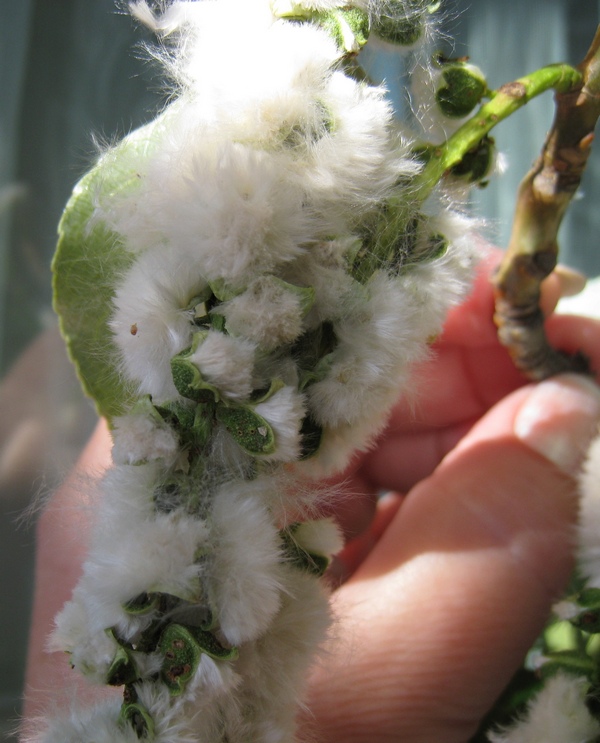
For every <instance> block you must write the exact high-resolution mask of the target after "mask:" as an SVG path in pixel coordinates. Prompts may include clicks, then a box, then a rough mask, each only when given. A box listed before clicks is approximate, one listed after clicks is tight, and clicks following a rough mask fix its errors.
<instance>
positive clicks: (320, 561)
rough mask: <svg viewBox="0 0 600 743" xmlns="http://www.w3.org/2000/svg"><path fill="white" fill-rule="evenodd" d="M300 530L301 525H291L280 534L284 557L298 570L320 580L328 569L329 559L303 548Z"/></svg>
mask: <svg viewBox="0 0 600 743" xmlns="http://www.w3.org/2000/svg"><path fill="white" fill-rule="evenodd" d="M301 529H302V524H292V525H291V526H289V527H288V528H287V529H284V530H283V531H282V532H281V538H282V540H283V545H284V546H283V549H284V553H285V556H286V558H287V559H288V560H289V561H290V562H291V563H292V564H293V565H295V566H296V567H297V568H300V570H306V571H307V572H309V573H312V574H313V575H316V576H317V577H319V578H320V577H321V576H322V575H323V573H324V572H325V571H326V570H327V568H328V567H329V563H330V559H329V557H328V556H327V555H318V554H316V553H312V552H308V551H307V550H305V549H304V548H303V546H302V543H301V539H299V537H300V533H301Z"/></svg>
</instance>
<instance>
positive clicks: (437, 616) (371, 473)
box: [25, 276, 600, 743]
mask: <svg viewBox="0 0 600 743" xmlns="http://www.w3.org/2000/svg"><path fill="white" fill-rule="evenodd" d="M562 291H563V286H562V285H561V279H560V277H557V276H555V277H553V278H551V279H550V280H549V281H547V282H546V286H545V291H544V306H545V308H546V309H547V311H548V312H549V311H550V310H551V309H552V307H553V306H554V304H555V303H556V300H557V298H558V296H559V295H560V294H561V292H562ZM491 308H492V297H491V289H490V288H489V285H488V283H487V281H485V280H483V279H481V280H480V281H479V283H478V286H477V288H476V290H475V292H474V294H473V296H472V298H471V299H470V300H469V301H468V302H467V303H465V304H464V305H463V306H462V307H461V308H459V309H457V310H456V311H454V312H453V313H452V315H451V316H450V318H449V320H448V322H447V325H446V328H445V332H444V335H443V337H442V338H441V339H440V341H439V342H438V343H437V344H436V348H435V356H434V357H433V359H432V361H430V362H428V363H427V364H426V365H425V366H424V367H423V369H422V370H420V374H419V376H420V378H421V379H422V380H423V381H422V383H421V392H420V394H419V395H417V397H416V399H415V400H413V401H412V402H411V403H410V404H408V403H399V404H398V406H397V407H396V408H395V410H394V412H393V414H392V417H391V419H390V423H389V425H388V428H387V429H386V431H385V433H384V435H383V436H382V437H381V438H380V440H379V442H378V445H377V446H376V447H375V448H374V449H373V450H372V451H370V452H369V453H368V454H366V455H363V456H361V457H360V458H357V459H356V461H355V462H353V465H352V467H351V468H350V469H349V470H348V471H347V472H346V473H345V474H344V476H343V477H342V478H340V480H341V481H342V482H343V485H342V491H343V492H346V493H347V494H348V496H347V497H346V498H340V501H339V505H338V506H336V516H337V518H338V520H339V521H340V523H341V525H342V527H343V528H344V530H345V532H346V534H347V536H348V538H349V540H350V541H349V543H348V546H347V547H346V549H345V550H344V552H343V553H342V554H341V555H340V556H339V558H338V560H337V561H336V563H335V564H334V566H333V569H332V580H334V581H336V582H337V583H340V584H341V585H339V587H337V588H336V590H335V592H334V594H333V606H334V611H335V615H336V622H335V625H334V637H333V639H332V642H331V644H330V646H329V647H328V652H327V655H326V659H325V660H324V661H323V662H322V663H321V664H319V665H318V667H317V669H316V670H315V672H314V673H313V674H312V679H311V687H310V694H309V705H308V709H309V710H310V711H309V712H307V713H306V714H305V715H303V718H302V720H301V723H300V727H301V729H302V730H306V731H307V735H308V736H310V738H312V739H313V740H316V741H318V743H334V742H336V743H339V741H344V743H384V742H385V743H387V742H389V743H392V741H394V742H395V741H400V740H401V741H404V742H406V743H431V741H436V743H465V741H466V740H468V738H469V736H470V735H472V734H473V732H474V731H475V730H476V728H477V725H478V723H479V720H480V719H481V717H482V716H483V715H484V714H485V712H486V711H487V710H488V708H489V707H490V706H491V704H492V703H493V701H494V700H495V698H496V697H497V696H498V694H499V693H500V692H501V691H502V689H503V687H504V685H505V684H506V683H507V681H508V680H509V679H510V677H511V675H512V674H513V672H514V671H515V670H516V668H517V667H518V666H519V664H520V662H521V661H522V658H523V655H524V653H525V652H526V651H527V649H528V647H529V646H530V644H531V642H532V641H533V640H534V638H535V637H536V635H537V634H538V632H539V630H540V629H541V627H542V626H543V624H544V621H545V619H546V617H547V615H548V612H549V609H550V606H551V604H552V602H553V601H554V600H555V599H556V598H557V596H558V595H559V594H560V592H561V590H562V589H563V587H564V585H565V583H566V581H567V579H568V576H569V573H570V571H571V568H572V565H573V524H574V523H575V518H576V510H577V500H576V496H575V485H574V477H573V475H574V473H575V470H576V467H577V464H578V461H579V460H580V459H581V456H582V452H583V449H584V448H585V445H586V444H587V442H588V441H589V438H590V437H591V435H592V434H593V432H594V430H595V428H596V427H597V423H598V421H597V420H596V417H600V403H599V408H598V416H596V412H595V409H593V405H590V406H589V410H587V409H586V411H585V412H584V413H582V412H581V411H579V413H576V414H575V413H574V414H571V413H569V411H568V410H567V411H565V410H564V409H561V406H560V405H558V404H557V405H556V410H555V409H554V405H553V404H552V403H550V404H549V405H547V406H546V408H547V409H546V413H547V414H546V416H545V421H544V422H543V424H542V428H541V429H540V430H541V433H540V431H539V430H538V429H536V431H537V434H536V435H537V436H538V438H539V437H540V436H541V439H542V440H546V439H545V438H544V437H547V436H550V437H551V438H552V436H554V434H555V433H556V434H557V435H558V433H559V432H560V431H563V432H565V431H567V432H569V436H570V440H577V441H578V444H577V451H575V450H572V451H569V452H568V456H567V455H566V456H567V458H566V459H563V460H562V461H561V462H560V466H557V464H556V462H555V461H551V459H550V458H548V457H547V456H545V455H544V454H542V453H540V451H538V450H537V449H536V447H535V446H533V445H532V444H531V441H527V440H524V439H523V436H522V435H521V434H522V431H521V434H519V435H517V433H516V432H515V431H516V430H517V428H518V426H516V424H515V421H516V420H517V419H518V417H519V414H520V411H522V410H523V409H524V407H525V406H526V405H527V403H528V402H529V401H531V400H532V399H533V398H532V395H533V394H534V390H535V388H534V387H533V386H532V385H526V384H525V382H524V380H523V379H522V378H521V376H520V375H519V374H518V373H517V372H516V371H515V370H514V368H513V366H512V363H511V361H510V359H509V358H508V357H507V355H506V352H505V351H504V350H503V349H502V348H501V347H500V346H499V345H498V343H497V341H496V337H495V331H494V327H493V324H492V321H491V316H492V312H491ZM548 332H549V336H550V340H551V341H552V342H553V343H554V344H555V345H558V346H560V347H561V348H564V349H565V350H575V349H582V350H583V351H584V352H585V353H587V354H588V355H589V356H590V358H591V360H592V365H593V367H594V368H595V369H600V323H598V322H595V321H592V320H584V319H581V318H570V317H553V318H552V319H551V320H550V321H549V323H548ZM568 438H569V437H568ZM538 449H539V447H538ZM109 465H110V439H109V436H108V434H107V431H106V428H105V427H104V426H102V425H101V426H99V428H98V430H97V431H96V433H95V435H94V436H93V438H92V440H91V441H90V442H89V444H88V446H87V448H86V449H85V451H84V453H83V455H82V458H81V460H80V462H79V464H78V468H77V472H79V473H82V472H83V473H86V475H88V476H89V475H90V474H96V475H98V474H100V473H101V472H102V470H103V469H105V468H106V467H107V466H109ZM78 477H79V475H78V474H74V475H73V476H72V477H71V478H70V480H69V481H68V482H67V483H66V484H65V486H63V487H62V488H61V489H60V490H59V491H58V492H57V493H56V495H55V496H54V501H53V502H52V504H51V506H50V508H49V509H48V510H46V512H45V513H44V514H42V516H41V518H40V522H39V526H38V559H37V585H36V597H35V606H34V615H33V624H32V631H31V642H30V657H29V666H28V693H27V702H26V711H25V715H26V717H30V718H31V717H33V716H35V715H36V714H39V713H40V712H41V710H42V709H43V708H44V707H45V706H46V702H47V700H48V698H51V697H52V696H55V693H54V692H55V691H56V689H57V688H61V687H62V686H64V684H65V679H68V680H67V682H66V683H67V684H68V686H70V687H71V686H72V685H73V683H74V681H73V676H74V675H75V674H74V672H71V671H70V670H69V668H68V664H67V663H66V662H65V658H64V657H62V656H61V654H52V655H50V654H47V653H45V652H44V642H45V637H46V636H47V634H48V632H49V629H50V628H51V623H52V619H53V617H54V615H55V614H56V612H57V611H58V610H59V609H60V607H61V606H62V604H63V603H64V601H65V600H67V599H68V598H69V596H70V593H71V590H72V588H73V586H74V584H75V582H76V581H77V578H78V576H79V573H80V566H81V562H82V560H83V558H84V555H85V549H86V538H87V522H86V518H85V511H82V510H81V509H80V508H78V500H79V499H80V497H81V496H80V492H81V490H80V488H79V487H78ZM381 489H386V490H390V491H392V494H391V495H389V496H387V497H385V498H383V499H381V500H379V501H377V499H376V493H377V492H378V491H379V490H381ZM65 514H70V515H71V517H70V518H68V517H65ZM48 690H50V693H49V691H48ZM95 692H97V689H96V690H95Z"/></svg>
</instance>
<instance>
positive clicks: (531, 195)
mask: <svg viewBox="0 0 600 743" xmlns="http://www.w3.org/2000/svg"><path fill="white" fill-rule="evenodd" d="M578 70H579V72H580V73H581V75H580V78H579V80H578V81H577V82H575V84H572V85H571V86H570V87H568V88H567V89H566V90H565V89H561V88H560V87H559V86H557V92H556V96H555V100H556V113H555V118H554V123H553V125H552V128H551V130H550V132H549V134H548V136H547V138H546V142H545V143H544V147H543V149H542V152H541V155H540V157H539V158H538V160H537V161H536V162H535V164H534V165H533V167H532V169H531V170H530V171H529V173H528V174H527V175H526V176H525V178H524V179H523V181H522V183H521V185H520V187H519V192H518V196H517V204H516V211H515V218H514V222H513V229H512V234H511V238H510V242H509V245H508V249H507V252H506V255H505V257H504V259H503V261H502V264H501V265H500V267H499V269H498V271H497V274H496V276H495V277H494V287H495V291H496V313H495V318H494V319H495V321H496V324H497V326H498V336H499V338H500V341H501V342H502V343H503V344H504V345H505V346H506V347H507V348H508V350H509V351H510V353H511V356H512V357H513V359H514V361H515V364H516V365H517V367H518V368H519V369H520V370H521V371H523V372H524V373H525V374H526V375H527V376H528V377H529V378H530V379H533V380H539V379H544V378H546V377H549V376H552V375H554V374H558V373H561V372H568V371H572V372H581V373H590V371H591V370H590V366H589V363H588V361H587V359H586V358H585V357H584V356H583V355H582V354H579V353H578V354H574V355H569V354H566V353H563V352H561V351H558V350H556V349H554V348H552V346H550V344H549V343H548V339H547V337H546V333H545V330H544V317H543V314H542V311H541V310H540V307H539V302H540V285H541V282H542V281H543V279H545V278H546V277H547V276H548V275H549V274H550V273H551V272H552V270H553V269H554V267H555V266H556V260H557V256H558V242H557V234H558V229H559V227H560V224H561V222H562V218H563V216H564V214H565V212H566V209H567V207H568V205H569V203H570V201H571V199H572V198H573V195H574V194H575V192H576V191H577V188H578V187H579V184H580V182H581V178H582V175H583V171H584V169H585V166H586V163H587V159H588V157H589V154H590V152H591V145H592V141H593V139H594V128H595V126H596V121H597V119H598V116H599V115H600V30H599V31H597V32H596V36H595V38H594V41H593V43H592V46H591V47H590V51H589V52H588V54H587V56H586V58H585V59H584V61H583V62H582V63H581V65H580V66H579V68H578Z"/></svg>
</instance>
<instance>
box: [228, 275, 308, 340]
mask: <svg viewBox="0 0 600 743" xmlns="http://www.w3.org/2000/svg"><path fill="white" fill-rule="evenodd" d="M307 310H308V308H305V307H304V306H303V297H302V296H301V295H300V294H299V293H298V292H294V291H290V290H289V289H286V287H285V285H284V284H283V283H282V282H281V281H278V280H277V279H276V278H275V277H274V276H261V277H259V278H257V279H256V280H255V281H253V282H252V283H251V284H250V285H249V286H248V289H247V290H246V291H245V292H243V293H242V294H239V295H238V296H236V297H234V298H233V299H231V300H229V301H228V302H225V303H224V304H222V305H220V306H219V307H218V310H217V312H218V313H219V314H222V315H223V316H224V317H225V319H226V321H227V331H228V332H229V333H232V334H233V335H237V336H241V337H244V338H248V339H250V340H252V341H254V342H255V343H256V344H257V345H258V346H259V347H260V348H261V350H263V351H272V350H274V349H275V348H277V347H279V346H283V345H285V344H286V343H291V342H292V341H294V340H296V338H297V337H298V336H299V335H300V334H301V333H302V331H303V318H304V315H305V314H306V312H307Z"/></svg>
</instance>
